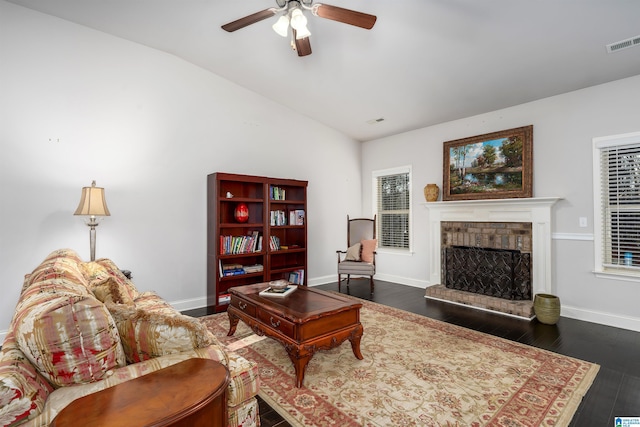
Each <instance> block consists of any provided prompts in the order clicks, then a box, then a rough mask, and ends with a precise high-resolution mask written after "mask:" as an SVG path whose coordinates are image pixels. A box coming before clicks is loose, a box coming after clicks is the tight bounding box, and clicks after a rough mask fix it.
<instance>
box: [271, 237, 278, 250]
mask: <svg viewBox="0 0 640 427" xmlns="http://www.w3.org/2000/svg"><path fill="white" fill-rule="evenodd" d="M269 249H271V250H272V251H279V250H280V238H279V237H278V236H271V237H270V238H269Z"/></svg>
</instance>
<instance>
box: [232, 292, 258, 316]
mask: <svg viewBox="0 0 640 427" xmlns="http://www.w3.org/2000/svg"><path fill="white" fill-rule="evenodd" d="M231 305H232V306H234V307H235V308H237V309H238V310H240V311H242V312H244V313H246V314H247V315H249V316H251V317H256V306H255V305H253V304H252V303H250V302H247V301H245V300H242V299H239V298H234V297H233V296H232V297H231Z"/></svg>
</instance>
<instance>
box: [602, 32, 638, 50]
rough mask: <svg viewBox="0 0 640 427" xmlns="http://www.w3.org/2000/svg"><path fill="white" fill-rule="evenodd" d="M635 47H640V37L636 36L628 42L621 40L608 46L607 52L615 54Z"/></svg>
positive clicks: (627, 40)
mask: <svg viewBox="0 0 640 427" xmlns="http://www.w3.org/2000/svg"><path fill="white" fill-rule="evenodd" d="M634 46H640V36H635V37H631V38H629V39H626V40H620V41H619V42H615V43H611V44H608V45H607V52H608V53H613V52H617V51H619V50H622V49H626V48H628V47H634Z"/></svg>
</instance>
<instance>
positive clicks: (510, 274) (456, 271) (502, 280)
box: [440, 221, 535, 300]
mask: <svg viewBox="0 0 640 427" xmlns="http://www.w3.org/2000/svg"><path fill="white" fill-rule="evenodd" d="M440 233H441V238H440V241H441V245H442V246H441V251H442V284H444V285H445V286H446V287H447V288H449V289H457V290H460V291H465V292H474V293H478V294H482V295H487V296H490V297H496V298H504V299H508V300H530V299H531V268H532V262H535V261H534V260H532V257H531V223H530V222H476V221H442V222H441V223H440Z"/></svg>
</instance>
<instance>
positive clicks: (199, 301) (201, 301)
mask: <svg viewBox="0 0 640 427" xmlns="http://www.w3.org/2000/svg"><path fill="white" fill-rule="evenodd" d="M169 304H170V305H171V307H173V308H175V309H176V310H178V311H185V310H194V309H196V308H204V307H206V306H207V297H200V298H192V299H183V300H179V301H173V302H169Z"/></svg>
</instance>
